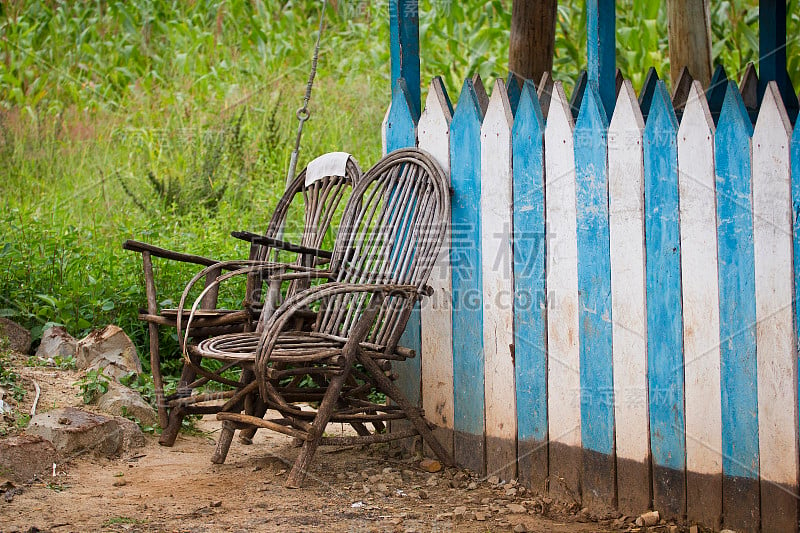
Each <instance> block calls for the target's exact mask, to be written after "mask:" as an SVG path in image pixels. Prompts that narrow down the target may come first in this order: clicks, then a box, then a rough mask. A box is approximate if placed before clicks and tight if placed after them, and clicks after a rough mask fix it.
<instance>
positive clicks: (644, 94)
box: [639, 67, 658, 122]
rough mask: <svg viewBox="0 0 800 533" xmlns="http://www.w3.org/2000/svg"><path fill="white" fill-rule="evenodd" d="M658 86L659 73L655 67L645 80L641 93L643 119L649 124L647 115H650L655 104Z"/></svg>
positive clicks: (649, 70)
mask: <svg viewBox="0 0 800 533" xmlns="http://www.w3.org/2000/svg"><path fill="white" fill-rule="evenodd" d="M657 85H658V72H656V69H655V68H653V67H650V69H648V71H647V76H645V78H644V85H642V91H641V92H640V93H639V108H640V109H641V110H642V117H644V120H645V122H647V115H648V114H649V113H650V106H651V105H652V103H653V95H654V94H655V92H656V86H657Z"/></svg>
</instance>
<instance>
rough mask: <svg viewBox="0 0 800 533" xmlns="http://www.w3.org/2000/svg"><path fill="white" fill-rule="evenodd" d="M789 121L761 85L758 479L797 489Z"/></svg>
mask: <svg viewBox="0 0 800 533" xmlns="http://www.w3.org/2000/svg"><path fill="white" fill-rule="evenodd" d="M791 136H792V129H791V124H790V122H789V117H788V116H787V114H786V110H785V109H784V106H783V103H782V100H781V96H780V92H779V91H778V87H777V85H776V84H775V82H774V81H773V82H770V83H769V84H768V85H767V90H766V91H765V93H764V99H763V101H762V103H761V110H760V112H759V114H758V121H757V122H756V126H755V131H754V134H753V247H754V252H755V274H756V319H757V325H756V350H757V353H758V433H759V455H760V471H761V477H762V479H766V480H769V481H773V482H776V483H781V484H786V485H789V486H796V484H797V473H798V444H797V437H798V435H797V430H798V425H797V424H798V419H797V349H796V345H795V336H794V325H793V315H792V295H793V294H794V292H793V270H792V246H793V243H792V191H791V173H790V151H789V150H790V144H789V143H790V140H791Z"/></svg>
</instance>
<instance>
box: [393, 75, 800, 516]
mask: <svg viewBox="0 0 800 533" xmlns="http://www.w3.org/2000/svg"><path fill="white" fill-rule="evenodd" d="M677 85H678V88H679V90H676V97H675V98H676V101H675V102H673V101H672V98H671V97H670V95H669V94H668V92H667V90H666V87H665V85H664V83H663V82H661V81H658V79H657V76H655V75H651V76H649V77H648V80H647V82H646V84H645V87H644V88H643V89H642V91H641V95H640V97H639V98H637V97H636V94H635V92H634V90H633V88H632V86H631V84H630V82H629V81H623V80H621V79H620V78H619V77H618V80H617V93H616V102H615V103H614V102H611V105H610V106H609V104H608V103H606V104H605V105H604V100H606V98H605V97H604V96H603V95H601V93H600V91H599V89H598V87H599V86H598V84H597V83H595V82H585V81H584V82H582V83H581V84H579V86H578V88H577V89H576V90H575V91H574V92H575V94H573V96H572V98H571V100H568V99H567V97H566V94H565V90H564V87H563V86H562V84H561V83H560V82H555V83H553V82H552V81H551V80H550V79H549V77H548V76H545V78H544V79H543V80H542V82H541V83H540V84H539V86H538V88H537V87H535V86H534V84H533V83H531V82H530V81H526V82H525V83H524V84H519V83H518V81H517V80H509V82H508V83H504V81H503V80H498V81H497V83H496V85H495V87H494V88H493V90H492V91H491V97H490V98H487V96H486V92H485V90H484V88H483V86H482V83H481V80H480V79H479V78H477V77H475V78H473V79H471V80H467V81H465V82H464V85H463V88H462V90H461V94H460V95H459V97H458V105H457V107H455V110H454V109H453V106H452V105H451V103H450V100H449V98H448V95H447V92H446V90H445V87H444V86H443V84H442V82H441V80H440V79H438V78H437V79H434V80H433V82H432V83H431V85H430V88H429V90H428V93H427V100H426V103H425V106H424V110H423V111H422V114H421V116H420V118H419V120H417V119H416V116H417V113H416V112H415V106H414V104H413V98H412V97H410V96H409V94H408V91H407V89H406V87H405V84H404V81H403V80H402V78H401V79H400V80H399V81H398V83H397V85H396V87H395V90H394V92H393V99H392V104H391V107H390V109H389V112H388V113H387V116H386V121H385V125H384V126H385V129H384V135H385V143H386V148H387V150H393V149H396V148H399V147H404V146H410V145H415V144H416V145H418V146H419V147H420V148H421V149H424V150H426V151H428V152H430V153H431V154H432V155H433V156H434V157H435V158H436V159H437V160H438V161H439V163H440V164H441V165H442V167H443V168H444V169H445V170H446V171H448V172H449V174H450V180H451V186H452V189H453V196H452V226H451V232H450V241H449V242H450V246H449V250H445V251H444V252H443V253H442V255H441V257H440V258H439V261H438V264H437V267H436V269H435V272H434V275H433V283H432V285H433V286H434V288H435V290H436V293H435V295H434V297H433V298H432V299H431V300H430V301H429V302H426V303H425V304H424V305H423V307H422V309H421V313H420V314H421V320H419V319H417V321H416V322H415V321H414V320H412V325H411V326H410V328H409V330H408V331H407V335H406V342H407V343H408V344H410V345H411V346H416V347H417V348H418V349H419V348H421V350H420V351H421V354H422V357H420V358H417V359H416V360H415V361H414V362H413V363H411V364H409V365H407V366H405V367H403V368H401V369H400V371H401V372H402V377H401V381H402V383H403V386H404V388H405V390H406V392H407V393H408V394H409V396H410V397H411V398H413V399H416V400H418V401H420V403H421V405H422V406H423V407H424V409H425V413H426V415H427V417H428V418H429V419H430V420H432V421H433V422H434V423H435V424H436V425H437V426H438V430H437V431H438V434H439V436H440V437H441V438H442V440H443V442H444V443H445V446H446V447H448V448H450V449H451V450H453V451H454V453H455V457H456V459H457V461H458V462H459V463H460V464H461V465H464V466H466V467H469V468H471V469H473V470H475V471H477V472H480V473H482V474H485V475H492V474H496V475H498V476H499V477H500V478H502V479H506V480H507V479H511V478H519V479H520V480H521V481H522V482H523V483H524V484H525V485H527V486H528V487H530V488H531V489H533V490H535V491H537V492H539V493H547V492H549V493H550V494H552V495H553V496H555V497H558V498H560V499H563V500H568V501H569V500H574V501H576V502H577V503H579V505H581V506H587V507H589V508H590V509H594V510H597V511H601V512H602V511H605V510H609V509H616V510H618V511H620V512H622V513H625V514H629V515H630V514H636V513H640V512H643V511H645V510H647V509H648V508H651V507H652V508H655V509H657V510H659V511H660V512H661V513H662V516H665V517H667V518H674V519H687V520H689V521H691V522H698V523H702V524H705V525H707V526H710V527H721V526H723V525H724V526H727V527H731V528H733V529H739V530H758V529H759V528H761V529H763V530H764V531H797V518H798V453H799V452H798V392H797V391H798V372H797V368H798V354H797V339H798V323H800V320H798V318H797V316H796V313H797V312H798V309H797V308H796V306H795V299H796V294H797V291H798V290H800V219H799V218H798V215H800V125H798V126H797V127H795V129H794V136H793V135H792V126H791V121H790V119H789V116H788V114H787V111H786V109H785V108H784V105H783V103H782V101H781V96H780V92H779V90H778V88H777V86H776V85H775V83H774V82H771V83H769V84H768V85H767V86H766V89H765V90H764V92H763V100H762V102H761V104H760V106H759V105H758V103H757V100H758V98H757V97H756V96H755V95H756V90H755V87H757V86H758V80H757V78H756V76H755V71H754V69H749V70H748V73H747V74H746V75H745V78H744V79H743V81H742V89H741V91H740V89H739V86H737V84H736V83H734V82H733V81H729V80H727V79H726V77H725V74H724V72H722V71H718V72H717V74H716V75H715V78H714V81H713V82H712V86H711V88H710V89H708V90H704V89H703V87H701V86H700V84H699V82H692V81H691V79H689V78H684V79H682V81H681V82H680V83H679V84H677ZM520 86H521V89H520ZM606 109H613V114H611V116H610V117H609V116H607V112H606V111H605V110H606ZM679 117H680V120H678V118H679ZM753 124H755V125H754V126H753ZM793 257H797V258H798V260H797V261H793ZM420 324H421V329H420V327H419V325H420ZM414 365H416V366H414Z"/></svg>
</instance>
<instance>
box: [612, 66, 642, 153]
mask: <svg viewBox="0 0 800 533" xmlns="http://www.w3.org/2000/svg"><path fill="white" fill-rule="evenodd" d="M631 131H634V132H637V133H638V138H641V136H642V133H643V132H644V117H643V116H642V110H641V109H640V108H639V100H638V99H637V98H636V91H634V90H633V83H631V80H623V82H622V87H620V90H619V94H618V95H617V105H616V107H614V115H613V116H612V117H611V124H609V126H608V142H609V144H614V143H615V142H617V140H619V142H622V143H624V142H626V140H627V134H628V133H629V132H631Z"/></svg>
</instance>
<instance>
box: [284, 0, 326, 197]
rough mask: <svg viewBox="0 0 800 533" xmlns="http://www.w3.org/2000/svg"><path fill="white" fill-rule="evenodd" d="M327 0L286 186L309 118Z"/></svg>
mask: <svg viewBox="0 0 800 533" xmlns="http://www.w3.org/2000/svg"><path fill="white" fill-rule="evenodd" d="M326 4H327V0H322V8H321V9H320V12H319V30H318V31H317V44H316V45H315V47H314V58H313V59H312V60H311V72H309V74H308V84H307V85H306V94H305V97H304V98H303V107H301V108H300V109H298V110H297V113H296V114H297V120H298V121H300V123H299V124H298V125H297V137H296V138H295V141H294V151H293V152H292V159H291V160H290V161H289V172H288V174H287V175H286V184H287V185H288V184H290V183H291V182H292V180H294V175H295V172H296V171H297V157H298V156H299V155H300V139H301V138H302V137H303V125H304V124H305V123H306V120H308V119H309V118H311V111H309V110H308V103H309V102H310V101H311V89H312V88H313V86H314V77H315V76H316V75H317V61H318V60H319V43H320V39H321V37H322V27H323V24H324V22H325V5H326Z"/></svg>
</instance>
